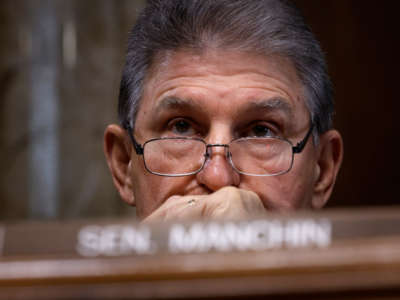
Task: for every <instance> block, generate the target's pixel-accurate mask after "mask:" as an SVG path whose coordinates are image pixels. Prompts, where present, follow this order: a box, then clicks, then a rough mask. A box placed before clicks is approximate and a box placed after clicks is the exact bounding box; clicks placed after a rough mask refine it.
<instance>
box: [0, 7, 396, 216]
mask: <svg viewBox="0 0 400 300" xmlns="http://www.w3.org/2000/svg"><path fill="white" fill-rule="evenodd" d="M295 2H296V3H297V4H298V6H299V7H300V8H301V10H302V11H303V14H304V15H305V17H306V19H307V20H308V23H309V24H310V26H311V27H312V29H313V31H314V32H315V34H316V35H317V38H318V39H319V40H320V41H321V43H322V48H323V50H324V51H325V53H326V55H327V59H328V64H329V70H330V74H331V77H332V80H333V83H334V85H335V91H336V95H335V98H336V111H337V113H336V117H335V127H336V128H338V129H339V130H340V131H341V133H342V134H343V137H344V142H345V159H344V165H343V167H342V170H341V172H340V174H339V179H338V182H337V186H336V188H335V191H334V194H333V195H332V198H331V201H330V203H329V205H328V207H337V206H347V207H355V206H375V205H393V204H400V201H399V200H398V197H397V192H398V183H397V182H398V179H399V173H398V166H399V155H398V146H397V137H398V130H399V128H400V126H399V122H398V120H397V113H398V111H399V104H398V99H397V95H398V93H397V88H398V85H399V84H398V82H397V81H398V80H397V78H398V75H397V72H398V66H399V61H398V60H399V59H398V53H399V50H400V49H399V48H400V47H399V36H400V35H399V26H398V24H397V13H396V12H397V11H398V10H397V6H398V5H396V2H395V1H380V2H379V3H378V2H376V1H348V0H324V1H310V0H295ZM144 3H145V1H144V0H143V1H140V0H118V1H116V0H85V1H79V0H2V1H1V2H0V114H1V115H0V170H1V172H0V220H22V219H77V218H90V217H108V216H122V215H123V216H132V217H134V209H133V208H131V207H128V206H126V205H125V204H123V203H122V201H121V200H120V199H119V196H118V195H117V193H116V191H115V190H114V188H113V185H112V181H111V176H110V175H109V172H108V168H107V166H106V163H105V159H104V155H103V151H102V138H103V132H104V129H105V127H106V125H107V124H109V123H112V122H116V120H117V113H116V111H117V98H118V88H119V80H120V76H121V75H120V74H121V70H122V64H123V62H124V55H125V48H126V41H127V37H128V32H129V30H130V28H131V26H132V25H133V23H134V21H135V18H136V15H137V13H138V11H139V10H140V8H142V7H143V5H144Z"/></svg>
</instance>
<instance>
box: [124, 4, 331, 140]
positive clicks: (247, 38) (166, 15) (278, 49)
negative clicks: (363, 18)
mask: <svg viewBox="0 0 400 300" xmlns="http://www.w3.org/2000/svg"><path fill="white" fill-rule="evenodd" d="M209 46H212V47H217V48H221V49H234V50H241V51H249V52H254V53H257V54H263V55H271V54H277V55H280V56H284V57H287V58H288V59H290V60H291V62H292V63H293V65H294V66H295V68H296V70H297V75H298V76H299V78H300V80H301V81H302V83H303V85H304V87H305V95H303V97H304V99H305V102H306V105H307V106H308V109H309V111H310V114H311V119H312V122H313V123H314V126H315V127H314V128H315V130H316V132H317V133H319V134H321V133H323V132H325V131H327V130H329V129H330V128H331V127H332V115H333V111H334V104H333V95H332V86H331V82H330V80H329V77H328V74H327V70H326V63H325V58H324V55H323V53H322V51H321V48H320V46H319V43H318V41H317V40H316V39H315V37H314V35H313V34H312V32H311V31H310V29H309V27H308V26H307V25H306V24H305V22H304V20H303V17H302V16H301V14H300V12H299V11H298V10H297V9H296V8H295V6H294V5H293V3H291V2H289V1H285V0H251V1H249V0H148V2H147V5H146V7H145V9H144V10H143V11H142V13H141V14H140V15H139V18H138V21H137V23H136V25H135V26H134V27H133V30H132V32H131V33H130V36H129V40H128V52H127V58H126V63H125V67H124V70H123V75H122V80H121V87H120V95H119V108H118V112H119V120H120V122H121V124H122V125H123V126H124V127H125V128H126V127H127V126H126V125H127V124H129V125H130V126H131V128H134V126H135V120H136V115H137V112H138V110H139V105H140V99H141V97H142V92H143V84H144V81H145V77H146V75H147V73H148V72H149V70H150V68H151V67H152V63H154V61H155V59H156V56H158V55H160V54H162V53H164V52H165V51H170V50H172V51H177V50H178V49H193V50H202V49H206V48H207V47H209ZM317 136H318V135H317V134H316V135H315V137H317Z"/></svg>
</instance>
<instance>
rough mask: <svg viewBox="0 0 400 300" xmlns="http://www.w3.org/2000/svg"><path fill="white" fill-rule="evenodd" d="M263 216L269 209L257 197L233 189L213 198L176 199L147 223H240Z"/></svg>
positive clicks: (164, 204) (223, 191) (166, 204)
mask: <svg viewBox="0 0 400 300" xmlns="http://www.w3.org/2000/svg"><path fill="white" fill-rule="evenodd" d="M262 213H265V207H264V206H263V204H262V202H261V200H260V198H259V197H258V195H257V194H256V193H254V192H252V191H247V190H243V189H238V188H235V187H232V186H229V187H224V188H221V189H219V190H218V191H216V192H214V193H212V194H210V195H188V196H172V197H170V198H168V199H167V200H166V201H165V202H164V203H163V204H162V205H161V206H160V207H159V208H157V209H156V210H155V211H154V212H153V213H152V214H151V215H150V216H148V217H147V218H145V219H144V220H143V222H145V223H151V222H160V221H174V220H180V221H182V220H195V219H200V218H206V219H239V218H245V217H249V216H254V215H260V214H262Z"/></svg>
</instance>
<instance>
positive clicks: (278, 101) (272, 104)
mask: <svg viewBox="0 0 400 300" xmlns="http://www.w3.org/2000/svg"><path fill="white" fill-rule="evenodd" d="M244 111H245V112H253V111H281V112H283V113H284V114H285V115H286V116H287V117H292V116H293V109H292V107H291V105H290V104H289V103H288V101H287V100H286V99H284V98H281V97H273V98H270V99H264V100H251V101H249V102H248V103H247V104H246V105H245V107H244Z"/></svg>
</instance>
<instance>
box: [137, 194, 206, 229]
mask: <svg viewBox="0 0 400 300" xmlns="http://www.w3.org/2000/svg"><path fill="white" fill-rule="evenodd" d="M203 202H204V201H201V196H172V197H170V198H168V199H167V200H166V201H165V202H164V203H163V204H162V205H161V206H160V207H159V208H157V209H156V210H155V211H154V212H153V213H152V214H151V215H149V216H148V217H146V218H145V219H144V220H143V221H142V222H143V223H155V222H162V221H173V220H179V221H183V220H190V219H196V218H200V217H201V211H202V203H203Z"/></svg>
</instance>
